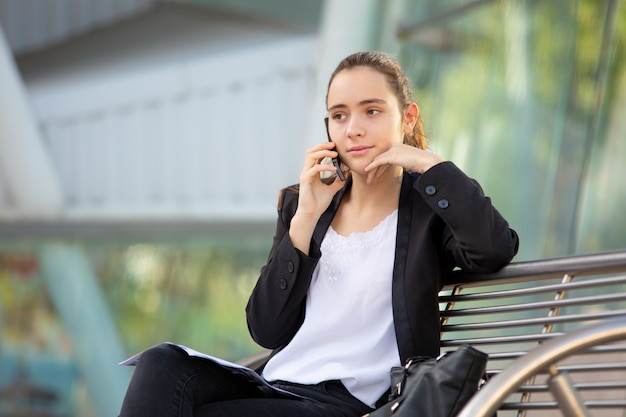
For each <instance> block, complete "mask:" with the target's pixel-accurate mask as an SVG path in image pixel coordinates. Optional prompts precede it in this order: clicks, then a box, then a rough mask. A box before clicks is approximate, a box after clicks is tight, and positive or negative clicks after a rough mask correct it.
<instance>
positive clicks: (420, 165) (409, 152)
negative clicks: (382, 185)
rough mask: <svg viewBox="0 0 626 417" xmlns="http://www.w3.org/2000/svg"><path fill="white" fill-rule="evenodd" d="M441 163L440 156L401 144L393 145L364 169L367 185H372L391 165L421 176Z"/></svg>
mask: <svg viewBox="0 0 626 417" xmlns="http://www.w3.org/2000/svg"><path fill="white" fill-rule="evenodd" d="M443 161H444V159H443V158H442V157H441V156H439V155H437V154H434V153H432V152H430V151H426V150H423V149H419V148H416V147H414V146H411V145H405V144H403V143H394V144H393V145H391V147H390V148H389V149H388V150H387V151H386V152H383V153H382V154H380V155H378V156H377V157H376V158H374V160H373V161H372V162H371V163H370V164H369V165H368V166H367V167H365V172H367V173H368V175H367V183H368V184H373V183H375V182H376V181H378V180H379V179H380V178H381V177H382V176H383V174H384V173H385V171H386V170H387V168H389V167H390V166H391V165H399V166H401V167H403V168H404V169H407V170H410V171H414V172H417V173H420V174H423V173H424V172H426V171H428V170H429V169H430V168H431V167H433V166H435V165H437V164H438V163H440V162H443Z"/></svg>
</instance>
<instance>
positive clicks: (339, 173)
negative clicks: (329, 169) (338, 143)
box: [324, 117, 346, 181]
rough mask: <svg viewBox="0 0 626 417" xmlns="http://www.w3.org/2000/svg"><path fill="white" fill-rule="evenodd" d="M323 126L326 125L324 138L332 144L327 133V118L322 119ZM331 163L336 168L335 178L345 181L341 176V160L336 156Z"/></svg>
mask: <svg viewBox="0 0 626 417" xmlns="http://www.w3.org/2000/svg"><path fill="white" fill-rule="evenodd" d="M324 124H325V125H326V136H327V137H328V141H329V142H332V140H331V139H330V132H329V131H328V117H324ZM332 161H333V165H334V166H335V168H337V176H338V177H339V179H340V180H341V181H345V180H346V177H345V176H344V175H343V171H342V170H341V159H339V156H337V157H336V158H332Z"/></svg>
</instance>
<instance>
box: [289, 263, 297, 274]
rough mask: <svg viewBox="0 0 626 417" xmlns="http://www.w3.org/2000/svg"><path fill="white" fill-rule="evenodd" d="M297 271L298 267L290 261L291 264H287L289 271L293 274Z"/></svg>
mask: <svg viewBox="0 0 626 417" xmlns="http://www.w3.org/2000/svg"><path fill="white" fill-rule="evenodd" d="M295 270H296V267H295V266H293V262H291V261H289V263H288V264H287V271H289V272H293V271H295Z"/></svg>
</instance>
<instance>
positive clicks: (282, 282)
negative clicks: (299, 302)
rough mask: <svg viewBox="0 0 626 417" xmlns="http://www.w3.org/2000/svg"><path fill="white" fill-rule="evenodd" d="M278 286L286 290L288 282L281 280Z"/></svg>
mask: <svg viewBox="0 0 626 417" xmlns="http://www.w3.org/2000/svg"><path fill="white" fill-rule="evenodd" d="M278 285H279V286H280V289H281V290H286V289H287V281H286V280H284V279H281V280H280V281H279V283H278Z"/></svg>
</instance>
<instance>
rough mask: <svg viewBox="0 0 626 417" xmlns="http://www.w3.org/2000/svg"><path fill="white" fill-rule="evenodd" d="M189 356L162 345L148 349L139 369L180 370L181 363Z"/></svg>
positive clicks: (142, 355)
mask: <svg viewBox="0 0 626 417" xmlns="http://www.w3.org/2000/svg"><path fill="white" fill-rule="evenodd" d="M185 357H187V354H186V353H185V352H184V351H182V350H180V349H179V348H177V347H175V346H172V345H170V344H168V343H161V344H159V345H156V346H153V347H151V348H149V349H146V350H145V351H144V352H143V353H142V354H141V356H140V357H139V360H138V361H137V368H150V369H152V370H154V371H156V370H161V371H166V370H167V369H168V368H172V367H173V368H174V369H179V367H180V364H181V361H184V358H185Z"/></svg>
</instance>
